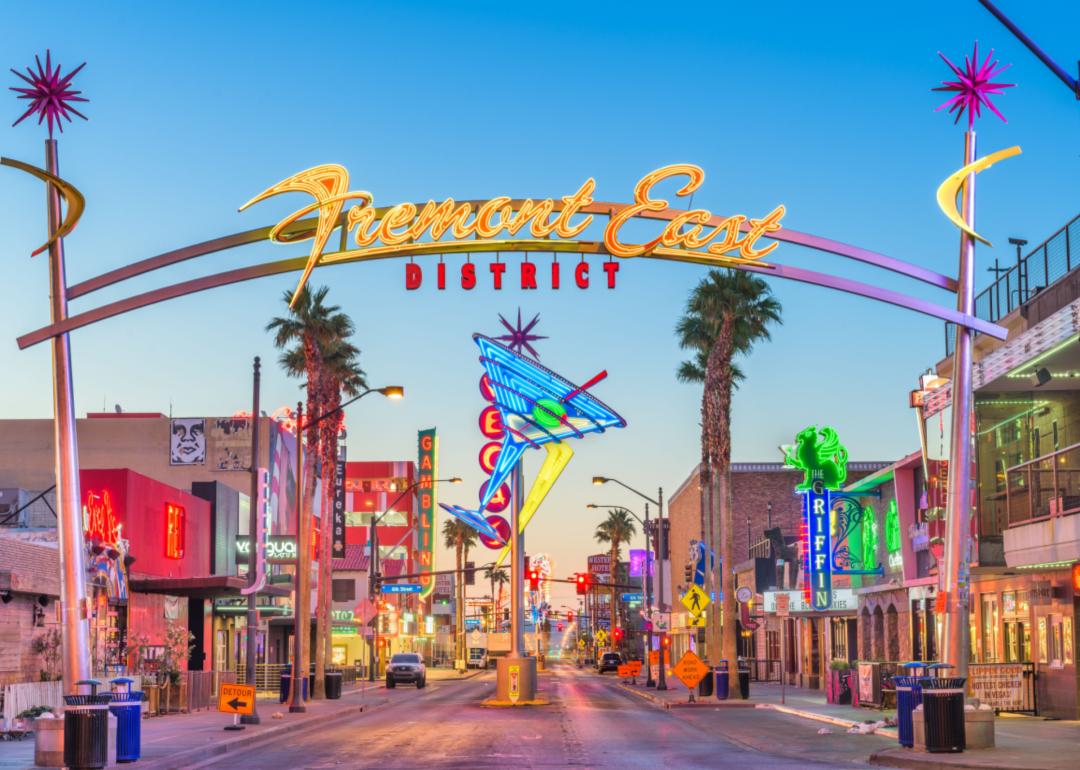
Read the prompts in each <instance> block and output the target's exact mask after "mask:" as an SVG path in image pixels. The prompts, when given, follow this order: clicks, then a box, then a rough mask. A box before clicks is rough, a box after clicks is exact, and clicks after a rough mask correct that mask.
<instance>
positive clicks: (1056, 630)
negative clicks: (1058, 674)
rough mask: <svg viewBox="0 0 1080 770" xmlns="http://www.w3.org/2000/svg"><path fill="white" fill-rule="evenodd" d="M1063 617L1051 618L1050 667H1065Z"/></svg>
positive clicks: (1055, 616)
mask: <svg viewBox="0 0 1080 770" xmlns="http://www.w3.org/2000/svg"><path fill="white" fill-rule="evenodd" d="M1061 637H1062V633H1061V615H1051V616H1050V665H1051V666H1053V667H1054V668H1061V667H1062V666H1064V665H1065V654H1064V644H1063V643H1062V638H1061Z"/></svg>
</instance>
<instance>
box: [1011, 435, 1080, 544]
mask: <svg viewBox="0 0 1080 770" xmlns="http://www.w3.org/2000/svg"><path fill="white" fill-rule="evenodd" d="M1005 482H1006V485H1005V486H1006V493H1007V498H1006V502H1007V511H1008V518H1009V521H1008V525H1009V526H1010V527H1015V526H1016V525H1018V524H1028V523H1030V522H1033V521H1042V520H1043V519H1050V518H1053V517H1055V516H1062V515H1064V514H1067V513H1077V512H1078V511H1080V444H1073V445H1072V446H1070V447H1065V448H1064V449H1059V450H1058V451H1057V452H1054V453H1053V454H1049V455H1046V456H1045V457H1039V458H1037V459H1035V460H1028V461H1027V462H1026V463H1020V464H1019V465H1014V466H1013V467H1011V468H1009V469H1008V470H1006V471H1005Z"/></svg>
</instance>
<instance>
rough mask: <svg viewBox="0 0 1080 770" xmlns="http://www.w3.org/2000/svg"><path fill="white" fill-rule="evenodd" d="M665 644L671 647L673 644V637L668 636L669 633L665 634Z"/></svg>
mask: <svg viewBox="0 0 1080 770" xmlns="http://www.w3.org/2000/svg"><path fill="white" fill-rule="evenodd" d="M664 646H665V647H670V646H671V637H670V636H668V635H667V634H664Z"/></svg>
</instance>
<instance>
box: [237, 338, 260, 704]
mask: <svg viewBox="0 0 1080 770" xmlns="http://www.w3.org/2000/svg"><path fill="white" fill-rule="evenodd" d="M253 390H254V395H253V396H252V399H251V402H252V403H251V500H250V502H249V504H248V512H249V516H248V544H249V545H248V589H249V591H250V593H249V594H248V598H247V599H248V607H247V649H246V656H247V660H246V661H245V662H246V665H245V667H244V669H245V677H246V681H247V684H255V636H256V634H258V632H259V607H258V603H257V601H256V597H257V594H258V593H259V591H258V588H257V587H256V586H258V584H259V581H260V580H261V579H262V578H263V576H262V575H260V574H259V568H260V567H261V566H262V563H263V562H262V559H259V558H256V554H257V553H259V552H260V551H259V549H261V548H262V543H259V542H257V540H256V537H257V535H258V533H259V517H260V516H262V515H264V513H263V511H262V509H261V506H260V505H259V357H258V356H255V376H254V386H253ZM240 723H241V724H245V725H257V724H259V710H258V704H256V703H253V704H252V706H251V714H243V715H241V716H240Z"/></svg>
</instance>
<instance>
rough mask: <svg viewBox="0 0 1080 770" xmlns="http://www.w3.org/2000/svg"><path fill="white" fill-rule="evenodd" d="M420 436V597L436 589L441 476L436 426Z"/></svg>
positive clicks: (418, 529)
mask: <svg viewBox="0 0 1080 770" xmlns="http://www.w3.org/2000/svg"><path fill="white" fill-rule="evenodd" d="M418 437H419V442H418V443H419V446H420V452H419V459H418V464H417V468H418V470H419V473H420V479H419V481H420V486H419V505H418V506H417V510H418V512H419V524H418V526H417V544H418V549H417V550H418V551H419V557H420V558H419V570H418V571H419V572H420V585H421V586H422V588H421V591H420V597H421V598H423V599H426V598H427V597H428V596H429V595H430V594H431V592H432V591H433V590H434V589H435V578H434V576H433V575H431V574H427V573H430V572H432V571H433V570H434V569H435V535H436V532H435V511H436V510H438V507H437V506H438V497H437V493H436V489H437V485H436V483H435V480H436V479H437V478H438V477H439V475H438V474H439V439H438V437H437V436H436V435H435V429H434V428H432V429H431V430H422V431H420V432H419V434H418Z"/></svg>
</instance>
